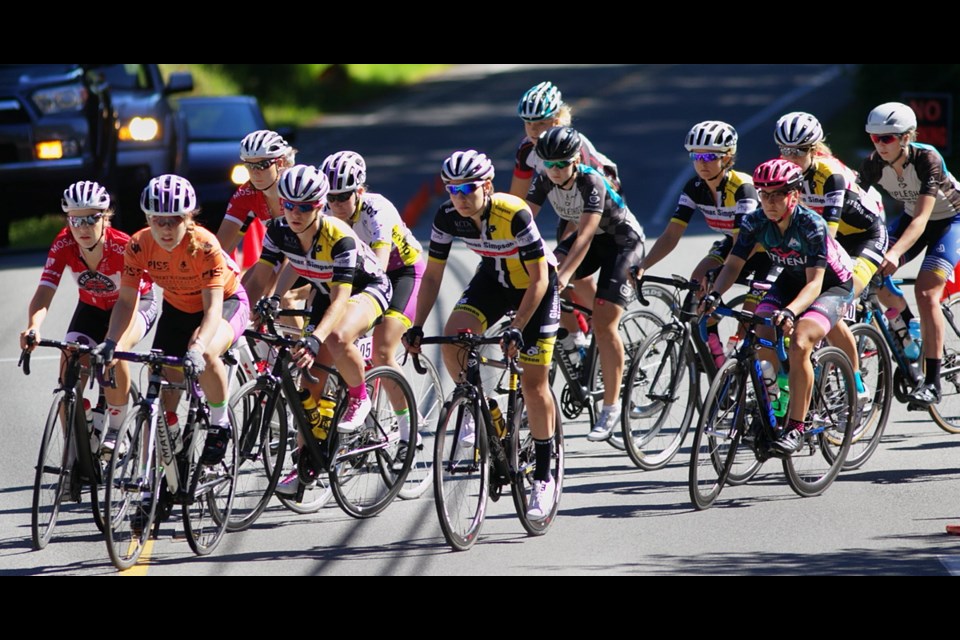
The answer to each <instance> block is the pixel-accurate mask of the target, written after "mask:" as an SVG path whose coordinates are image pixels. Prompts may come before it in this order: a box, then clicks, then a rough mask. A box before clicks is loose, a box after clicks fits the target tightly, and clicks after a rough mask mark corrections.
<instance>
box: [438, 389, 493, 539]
mask: <svg viewBox="0 0 960 640" xmlns="http://www.w3.org/2000/svg"><path fill="white" fill-rule="evenodd" d="M471 434H472V435H473V437H472V438H471V437H470V436H471ZM471 440H473V441H472V442H471ZM487 455H488V453H487V432H486V428H485V426H484V423H483V418H482V417H481V416H478V415H477V406H476V404H475V403H474V401H473V400H471V399H470V398H469V397H467V395H466V392H463V391H459V390H458V391H454V394H453V397H452V398H451V399H450V400H449V401H448V402H447V403H446V404H444V405H443V409H442V410H441V411H440V421H439V422H438V423H437V436H436V440H435V441H434V449H433V478H434V481H433V495H434V497H435V498H436V500H435V501H436V505H437V516H438V517H439V518H440V528H441V529H442V530H443V537H444V538H446V540H447V543H448V544H449V545H450V546H451V547H452V548H453V549H454V550H455V551H466V550H467V549H469V548H470V547H472V546H473V544H474V543H475V542H476V541H477V537H478V536H479V535H480V529H481V528H482V527H483V519H484V516H485V515H486V510H487V494H488V492H489V489H490V484H489V482H490V468H489V465H488V464H487Z"/></svg>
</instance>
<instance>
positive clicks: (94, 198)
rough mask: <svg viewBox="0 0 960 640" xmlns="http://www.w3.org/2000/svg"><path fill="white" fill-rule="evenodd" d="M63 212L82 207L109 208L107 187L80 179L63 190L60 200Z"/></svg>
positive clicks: (78, 209) (77, 209) (102, 209)
mask: <svg viewBox="0 0 960 640" xmlns="http://www.w3.org/2000/svg"><path fill="white" fill-rule="evenodd" d="M60 206H61V208H63V212H64V213H67V212H70V211H80V210H82V209H100V210H101V211H106V210H107V209H109V208H110V194H109V193H107V188H106V187H103V186H101V185H100V184H99V183H97V182H90V181H87V180H81V181H80V182H74V183H73V184H72V185H70V186H69V187H67V188H66V189H64V190H63V199H62V200H61V201H60Z"/></svg>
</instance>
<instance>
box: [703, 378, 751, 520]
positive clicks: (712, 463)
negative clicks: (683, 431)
mask: <svg viewBox="0 0 960 640" xmlns="http://www.w3.org/2000/svg"><path fill="white" fill-rule="evenodd" d="M748 384H749V382H748V376H747V373H746V371H744V370H743V367H741V366H740V362H739V361H737V360H729V361H727V362H725V363H724V365H723V366H722V367H720V371H718V372H717V376H716V378H714V380H713V384H711V385H710V389H709V390H708V391H707V395H706V398H705V399H704V402H703V409H702V411H701V414H700V421H699V423H698V424H697V430H696V433H695V434H694V437H693V450H692V452H691V455H690V474H689V489H690V499H691V500H692V501H693V505H694V506H695V507H696V508H697V510H703V509H708V508H710V507H711V506H713V503H714V502H715V501H716V499H717V496H719V495H720V491H721V490H722V489H723V485H724V483H725V482H726V480H727V476H728V475H729V474H730V470H731V469H732V468H733V466H734V464H735V462H736V461H737V449H738V448H739V446H740V440H741V438H742V437H743V431H744V427H745V425H746V420H745V415H746V413H747V408H746V397H747V393H746V387H747V385H748Z"/></svg>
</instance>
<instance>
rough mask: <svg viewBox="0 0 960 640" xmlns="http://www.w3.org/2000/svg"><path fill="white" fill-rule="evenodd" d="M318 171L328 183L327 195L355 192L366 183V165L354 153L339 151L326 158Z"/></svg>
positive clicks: (359, 156)
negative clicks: (324, 176) (325, 177)
mask: <svg viewBox="0 0 960 640" xmlns="http://www.w3.org/2000/svg"><path fill="white" fill-rule="evenodd" d="M320 171H321V172H323V174H324V175H326V176H327V181H328V182H329V183H330V191H329V193H347V192H348V191H356V190H357V189H358V188H360V187H362V186H363V185H364V183H365V182H366V181H367V163H366V162H364V161H363V157H362V156H361V155H360V154H359V153H357V152H355V151H339V152H337V153H334V154H333V155H329V156H327V159H326V160H324V161H323V166H321V167H320Z"/></svg>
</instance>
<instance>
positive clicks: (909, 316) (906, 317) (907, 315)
mask: <svg viewBox="0 0 960 640" xmlns="http://www.w3.org/2000/svg"><path fill="white" fill-rule="evenodd" d="M900 317H901V318H903V324H905V325H907V326H908V327H909V326H910V321H911V320H913V311H910V305H907V306H906V307H904V309H903V311H901V312H900Z"/></svg>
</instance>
